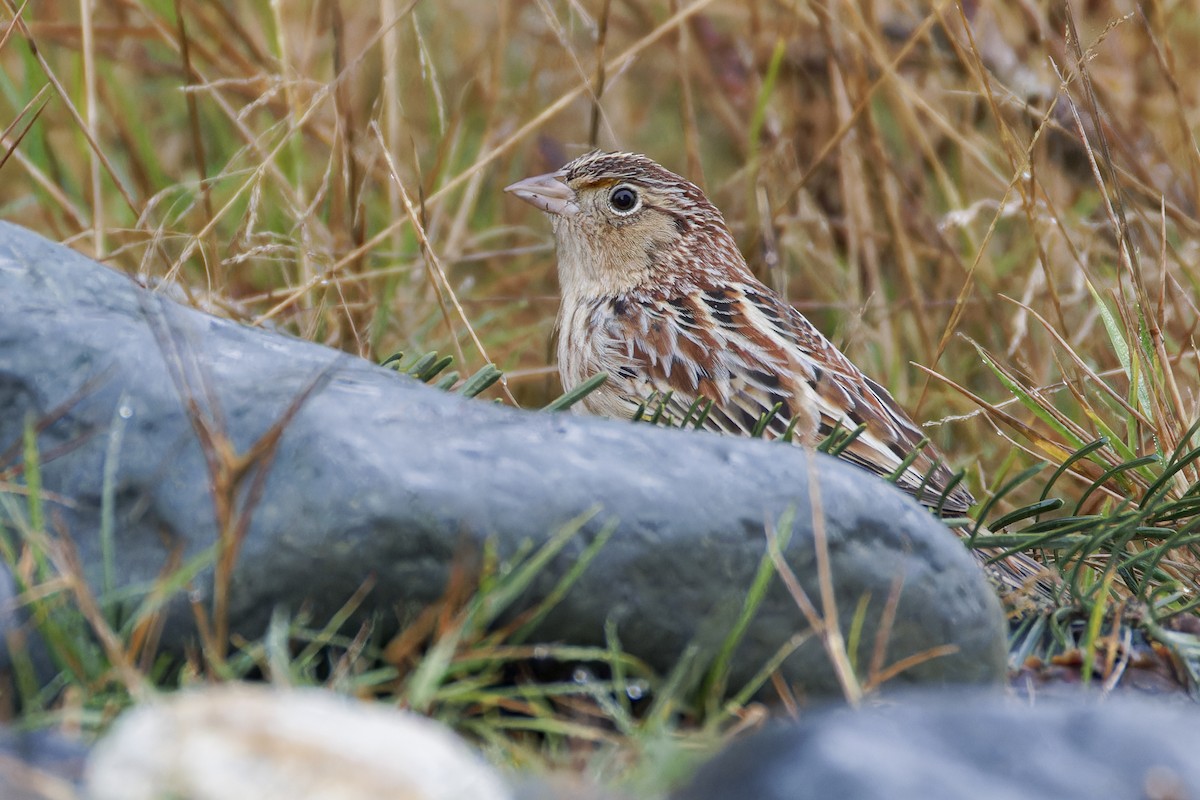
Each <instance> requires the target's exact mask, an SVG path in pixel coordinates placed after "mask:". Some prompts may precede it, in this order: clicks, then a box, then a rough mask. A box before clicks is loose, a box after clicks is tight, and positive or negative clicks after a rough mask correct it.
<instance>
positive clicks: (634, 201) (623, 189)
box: [608, 186, 641, 214]
mask: <svg viewBox="0 0 1200 800" xmlns="http://www.w3.org/2000/svg"><path fill="white" fill-rule="evenodd" d="M640 202H641V198H639V197H638V193H637V190H636V189H634V188H633V187H631V186H618V187H617V188H615V189H613V190H612V192H611V193H610V194H609V195H608V204H609V205H610V206H612V210H613V211H616V212H617V213H618V214H630V213H632V212H634V211H636V210H637V207H638V205H640Z"/></svg>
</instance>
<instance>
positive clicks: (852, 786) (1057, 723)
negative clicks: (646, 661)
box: [672, 691, 1200, 800]
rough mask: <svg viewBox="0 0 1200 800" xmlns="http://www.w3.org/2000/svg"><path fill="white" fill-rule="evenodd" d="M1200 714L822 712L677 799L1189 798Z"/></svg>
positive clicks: (1081, 698)
mask: <svg viewBox="0 0 1200 800" xmlns="http://www.w3.org/2000/svg"><path fill="white" fill-rule="evenodd" d="M1197 741H1200V709H1197V708H1196V707H1195V706H1194V705H1190V706H1179V705H1169V706H1168V705H1162V704H1159V703H1156V702H1154V701H1141V702H1138V701H1135V700H1132V699H1122V700H1109V701H1105V702H1101V701H1099V699H1098V698H1096V697H1094V696H1088V695H1086V694H1076V695H1074V696H1072V697H1070V698H1057V699H1055V700H1051V701H1044V700H1043V701H1039V702H1036V703H1035V704H1034V705H1033V706H1030V705H1028V701H1022V700H1016V699H1014V698H1010V697H1005V696H1004V695H1001V694H999V693H978V694H975V693H967V692H955V691H949V692H946V693H945V694H943V695H930V694H921V695H919V696H917V697H909V698H903V699H902V701H901V702H900V704H899V705H897V706H894V707H884V708H871V709H864V710H860V711H852V710H850V709H846V708H843V709H838V710H833V711H825V712H817V713H812V714H809V715H807V716H805V717H804V718H802V719H801V720H800V722H798V723H795V724H788V725H784V724H780V725H777V726H775V727H772V728H769V729H767V730H765V731H763V732H761V733H758V734H755V735H751V736H748V737H746V738H745V739H742V740H740V741H738V742H736V743H734V744H733V745H732V746H730V747H729V748H727V749H726V750H725V751H724V752H723V753H721V754H719V755H718V756H716V757H715V758H714V759H713V760H712V761H710V762H708V763H707V764H705V765H704V766H703V767H702V768H701V769H700V770H699V771H698V772H697V773H696V775H695V776H694V777H693V779H692V780H691V782H690V783H689V784H688V785H687V786H685V787H684V788H682V789H680V790H679V791H678V792H676V793H675V794H673V795H672V798H673V800H725V798H730V797H753V798H755V799H756V800H805V798H830V797H836V798H839V800H943V799H944V800H961V798H966V797H969V798H972V800H1041V799H1042V798H1045V800H1094V798H1100V797H1103V798H1106V799H1107V800H1123V799H1125V798H1128V800H1135V799H1140V798H1152V799H1155V800H1182V798H1188V797H1200V761H1198V760H1197V759H1196V742H1197Z"/></svg>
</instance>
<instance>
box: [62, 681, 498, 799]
mask: <svg viewBox="0 0 1200 800" xmlns="http://www.w3.org/2000/svg"><path fill="white" fill-rule="evenodd" d="M86 785H87V792H88V795H87V796H88V797H89V798H90V800H159V798H164V797H171V798H180V799H181V800H210V798H211V800H228V799H229V798H244V799H245V800H274V798H279V799H280V800H284V799H285V798H286V800H294V798H306V800H359V799H360V798H362V799H363V800H366V799H367V798H370V800H376V798H395V799H396V800H450V799H451V798H455V799H457V798H472V799H473V800H509V798H511V792H510V791H509V789H508V788H507V786H506V785H505V783H504V782H503V781H502V780H501V779H500V777H499V776H498V775H497V773H496V772H495V771H494V770H493V769H492V768H491V767H489V766H488V765H487V764H485V763H484V762H483V760H482V759H481V758H480V757H479V756H478V755H477V754H476V753H475V752H473V751H472V750H471V748H470V747H469V746H468V745H467V744H466V743H465V742H463V741H462V740H461V739H459V738H458V737H457V736H456V735H455V734H453V733H452V732H450V731H449V730H448V729H446V728H445V727H443V726H442V725H440V724H438V723H436V722H433V721H432V720H429V719H426V718H425V717H421V716H418V715H416V714H411V713H407V712H403V711H399V710H396V709H393V708H389V707H386V706H382V705H377V704H375V705H373V704H369V703H364V702H359V701H356V700H353V699H350V698H346V697H343V696H341V695H337V694H334V693H332V692H327V691H323V690H319V689H298V690H284V689H273V688H269V687H265V686H252V685H248V684H229V685H225V686H217V687H212V688H206V689H194V690H186V691H183V692H180V693H178V694H175V695H170V696H166V697H163V698H162V699H160V700H156V701H154V702H149V703H146V704H144V705H141V706H139V707H137V708H135V709H133V710H131V711H129V712H127V713H126V714H125V715H124V716H123V717H122V718H121V719H120V720H118V722H117V723H116V725H114V727H113V729H112V731H111V732H109V734H108V735H107V736H106V737H105V738H104V739H102V740H101V741H100V742H99V744H97V746H96V748H95V750H94V751H93V753H92V756H91V758H90V760H89V763H88V767H87V775H86Z"/></svg>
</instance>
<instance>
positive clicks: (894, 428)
mask: <svg viewBox="0 0 1200 800" xmlns="http://www.w3.org/2000/svg"><path fill="white" fill-rule="evenodd" d="M507 191H510V192H513V193H514V194H516V195H517V196H518V197H520V198H522V199H524V200H526V201H528V202H530V203H532V204H533V205H535V206H537V207H538V208H540V209H542V210H543V211H545V212H546V213H547V215H549V216H550V219H551V221H552V223H553V226H554V234H555V239H556V243H557V249H558V271H559V280H560V283H561V285H562V305H561V308H560V312H559V320H558V322H559V342H558V361H559V373H560V375H561V377H562V381H563V385H564V386H565V387H568V388H569V387H571V386H574V385H576V384H578V383H580V382H582V381H583V380H585V379H587V378H589V377H591V376H592V375H594V374H596V373H598V372H606V373H608V380H607V381H606V382H605V384H604V385H603V386H601V387H600V388H599V389H598V390H596V391H595V392H593V393H591V394H590V395H588V396H586V397H585V398H584V399H583V400H582V402H581V404H582V406H583V409H584V410H586V411H588V412H591V413H594V414H601V415H605V416H611V417H631V416H633V415H634V414H635V413H636V412H637V409H638V408H639V407H641V406H643V405H644V404H645V403H646V402H647V400H651V399H653V398H660V399H661V398H665V397H669V398H670V399H669V404H668V408H667V410H668V411H669V412H671V413H673V414H674V415H675V416H676V418H677V419H678V418H682V417H684V415H685V414H686V413H687V410H688V409H689V407H691V406H692V404H693V403H694V402H695V401H696V400H701V401H712V402H711V406H710V408H709V410H708V414H707V417H706V419H705V421H704V427H706V428H708V429H710V430H714V431H719V432H722V433H733V434H743V435H745V434H749V433H750V431H751V430H752V429H753V427H754V426H755V424H756V422H757V421H758V420H759V419H760V418H761V417H762V416H763V414H764V413H766V412H768V411H770V410H771V409H773V408H774V407H775V406H776V405H778V406H779V410H778V412H777V414H776V416H775V417H774V418H773V420H772V422H771V423H770V425H769V426H768V428H767V429H766V431H765V433H766V435H768V436H772V437H778V436H781V435H783V434H784V432H785V431H786V430H787V429H788V427H789V425H791V426H792V427H793V429H794V432H793V438H794V439H795V440H796V441H800V442H806V443H809V444H815V443H817V442H819V441H821V439H823V438H824V437H825V436H826V435H827V434H828V433H829V432H830V431H832V430H833V429H834V428H835V427H839V426H840V428H841V429H843V430H846V431H850V430H854V429H855V428H857V427H858V426H860V425H863V426H865V427H864V429H863V430H862V432H861V433H860V434H859V436H858V437H857V439H855V441H854V442H853V443H852V444H850V446H849V447H847V448H846V449H844V450H843V451H842V452H841V454H840V455H841V457H842V458H845V459H847V460H849V461H851V462H853V463H855V464H858V465H859V466H861V467H864V468H866V469H868V470H870V471H872V472H875V473H877V474H880V475H889V474H891V473H893V472H894V471H896V469H897V468H899V467H900V466H901V464H902V463H903V461H904V460H905V458H906V457H907V456H908V455H909V454H910V453H912V452H913V451H914V450H915V449H916V448H918V447H919V446H921V442H922V440H923V438H924V437H923V435H922V433H921V431H920V429H919V428H917V426H916V425H914V424H913V422H912V421H911V420H910V419H909V418H908V416H907V415H906V414H905V413H904V411H903V410H901V409H900V407H899V406H898V405H897V404H896V402H895V400H893V399H892V397H891V395H889V394H888V392H887V391H886V390H885V389H884V388H883V387H882V386H880V385H879V384H877V383H875V382H874V381H872V380H871V379H870V378H867V377H866V376H865V375H863V373H862V372H861V371H860V370H859V369H858V368H857V367H855V366H854V365H853V364H852V363H851V362H850V361H849V359H847V358H846V357H845V356H844V355H842V353H841V352H840V351H838V349H837V348H836V347H834V346H833V344H832V343H830V342H829V340H828V339H826V338H825V337H824V336H822V335H821V333H820V332H819V331H817V329H816V328H814V327H813V325H812V324H811V323H810V322H809V321H808V320H807V319H805V318H804V317H803V316H802V315H801V314H800V312H798V311H796V310H795V309H794V308H792V307H791V306H790V305H789V304H788V303H787V302H786V301H785V300H783V298H781V297H780V296H779V295H778V294H776V293H775V292H774V291H773V290H771V289H770V288H769V287H767V286H766V285H764V284H763V283H762V282H760V281H759V280H758V279H757V278H755V277H754V275H753V274H752V273H751V272H750V269H749V267H748V266H747V265H746V261H745V259H744V258H743V257H742V254H741V253H740V252H739V250H738V248H737V245H736V243H735V242H734V240H733V237H732V236H731V235H730V233H729V229H728V228H727V227H726V225H725V220H724V218H723V217H722V216H721V212H720V211H718V210H717V209H716V208H715V207H714V206H713V205H712V204H711V203H710V202H709V201H708V199H707V198H706V197H705V196H704V193H703V192H701V191H700V189H699V188H698V187H697V186H695V185H694V184H692V183H689V182H688V181H686V180H684V179H683V178H681V177H679V176H678V175H675V174H674V173H672V172H670V171H668V170H666V169H664V168H663V167H661V166H659V165H658V164H657V163H655V162H654V161H652V160H650V159H649V158H647V157H645V156H642V155H635V154H631V153H603V152H593V153H589V154H588V155H585V156H582V157H580V158H577V159H575V160H574V161H572V162H570V163H569V164H567V165H566V166H565V167H563V168H562V169H561V170H559V171H558V172H555V173H552V174H549V175H542V176H538V177H535V178H529V179H526V180H524V181H520V182H518V183H516V184H513V185H512V186H509V187H508V189H507ZM952 481H953V475H952V473H951V472H950V470H949V469H947V468H946V467H945V465H944V464H943V463H942V458H941V456H940V455H939V454H938V453H937V452H936V451H935V450H934V449H933V448H932V447H930V446H928V445H925V446H924V448H923V450H922V451H921V452H920V453H919V454H918V455H917V457H916V459H915V460H914V461H913V462H912V464H911V465H910V466H909V467H908V468H907V469H905V470H904V472H903V473H902V474H901V476H900V478H899V480H898V484H899V485H900V486H901V488H903V489H905V490H906V491H908V492H909V493H911V494H913V495H915V496H916V497H917V498H918V499H919V500H921V501H922V502H924V503H926V504H928V505H931V506H937V505H939V503H940V504H941V509H942V512H943V513H947V514H961V513H963V512H965V511H966V510H967V509H968V507H969V506H970V505H971V504H972V503H974V498H973V497H972V496H971V494H970V493H969V492H968V491H967V490H966V489H965V488H963V487H962V486H961V485H958V486H954V487H953V488H951V489H950V491H949V492H948V493H947V491H946V490H947V488H948V487H949V486H950V485H951V483H952ZM943 495H945V497H944V498H943Z"/></svg>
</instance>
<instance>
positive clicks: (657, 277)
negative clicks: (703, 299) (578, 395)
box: [505, 151, 745, 297]
mask: <svg viewBox="0 0 1200 800" xmlns="http://www.w3.org/2000/svg"><path fill="white" fill-rule="evenodd" d="M505 191H507V192H512V193H513V194H515V195H516V196H517V197H519V198H521V199H522V200H524V201H526V202H528V203H530V204H532V205H533V206H535V207H537V208H539V209H541V210H542V211H544V212H545V213H546V214H547V216H549V217H550V220H551V223H552V224H553V226H554V238H555V240H556V243H557V245H558V270H559V280H560V282H561V283H562V288H563V293H564V295H566V294H575V295H577V296H585V297H591V296H605V295H607V296H612V295H618V294H622V293H624V292H628V291H631V290H636V289H639V288H644V287H646V286H651V285H653V286H663V285H664V284H670V283H674V282H676V281H678V280H681V279H684V278H686V277H687V276H689V275H691V276H693V277H699V276H698V275H696V274H695V273H696V272H697V271H711V270H712V269H713V268H714V267H713V265H717V268H725V267H729V268H733V269H737V268H741V269H745V262H744V261H743V259H742V256H741V254H740V253H739V252H738V250H737V247H736V245H735V244H734V242H733V239H732V237H731V236H730V235H729V230H728V229H727V228H726V226H725V220H724V218H723V217H722V216H721V212H720V211H718V210H717V209H716V208H715V207H713V205H712V203H710V202H709V201H708V199H707V198H706V197H705V196H704V193H703V192H702V191H700V189H699V187H697V186H696V185H695V184H693V183H690V182H689V181H686V180H684V179H683V178H681V177H679V176H678V175H676V174H675V173H673V172H671V171H670V170H667V169H665V168H664V167H662V166H660V165H659V164H657V163H655V162H654V161H652V160H650V159H649V158H647V157H646V156H643V155H637V154H634V153H604V152H600V151H596V152H592V153H588V154H587V155H585V156H581V157H579V158H577V159H575V160H574V161H572V162H570V163H569V164H567V165H566V166H564V167H563V168H562V169H560V170H558V171H557V172H551V173H548V174H546V175H538V176H535V177H532V178H526V179H525V180H523V181H518V182H517V183H514V184H513V185H511V186H508V187H506V188H505Z"/></svg>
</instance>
